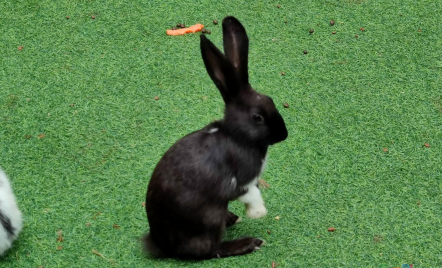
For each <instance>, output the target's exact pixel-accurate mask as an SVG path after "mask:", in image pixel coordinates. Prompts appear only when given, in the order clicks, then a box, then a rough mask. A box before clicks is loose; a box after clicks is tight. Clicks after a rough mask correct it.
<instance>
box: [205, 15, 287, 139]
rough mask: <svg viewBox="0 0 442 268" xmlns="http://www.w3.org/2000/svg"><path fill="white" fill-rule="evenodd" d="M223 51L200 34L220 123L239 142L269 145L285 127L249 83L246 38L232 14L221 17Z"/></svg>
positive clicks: (284, 133) (270, 102) (272, 106)
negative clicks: (220, 107) (219, 100)
mask: <svg viewBox="0 0 442 268" xmlns="http://www.w3.org/2000/svg"><path fill="white" fill-rule="evenodd" d="M222 25H223V47H224V53H225V54H223V53H222V52H221V51H220V50H219V49H218V48H217V47H216V46H215V45H214V44H213V43H212V42H211V41H210V40H208V39H207V38H206V36H204V35H201V54H202V57H203V60H204V64H205V66H206V69H207V72H208V73H209V76H210V77H211V78H212V80H213V82H214V83H215V85H216V86H217V88H218V89H219V91H220V92H221V95H222V97H223V99H224V102H225V104H226V107H225V112H224V113H225V115H224V120H223V123H224V124H225V128H226V130H227V131H228V132H229V134H230V135H231V136H232V137H233V138H235V139H238V140H241V141H243V142H252V143H256V144H262V145H272V144H274V143H277V142H280V141H283V140H285V139H286V138H287V135H288V134H287V128H286V126H285V123H284V120H283V118H282V116H281V115H280V114H279V112H278V110H277V109H276V107H275V104H274V103H273V100H272V99H271V98H270V97H268V96H266V95H263V94H260V93H258V92H256V91H255V90H254V89H253V88H252V87H251V86H250V84H249V76H248V69H247V68H248V67H247V63H248V52H249V39H248V37H247V34H246V31H245V29H244V27H243V26H242V25H241V23H240V22H239V21H238V20H237V19H236V18H234V17H226V18H224V20H223V23H222Z"/></svg>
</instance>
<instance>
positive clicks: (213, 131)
mask: <svg viewBox="0 0 442 268" xmlns="http://www.w3.org/2000/svg"><path fill="white" fill-rule="evenodd" d="M217 131H218V128H212V129H210V130H209V131H207V133H209V134H213V133H215V132H217Z"/></svg>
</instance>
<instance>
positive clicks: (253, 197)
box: [238, 177, 267, 219]
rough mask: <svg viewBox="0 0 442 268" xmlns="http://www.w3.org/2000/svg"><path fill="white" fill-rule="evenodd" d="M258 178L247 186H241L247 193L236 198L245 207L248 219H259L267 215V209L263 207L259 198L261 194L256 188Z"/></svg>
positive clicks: (262, 202)
mask: <svg viewBox="0 0 442 268" xmlns="http://www.w3.org/2000/svg"><path fill="white" fill-rule="evenodd" d="M257 182H258V177H256V178H255V179H254V180H253V181H251V182H250V183H249V184H247V185H245V186H243V187H242V188H244V190H247V192H246V193H245V194H244V195H242V196H240V197H238V201H239V202H241V203H244V204H245V205H246V214H247V216H248V217H249V218H252V219H259V218H262V217H264V216H265V215H267V209H266V208H265V206H264V200H263V199H262V197H261V192H260V191H259V189H258V187H257V186H256V184H257Z"/></svg>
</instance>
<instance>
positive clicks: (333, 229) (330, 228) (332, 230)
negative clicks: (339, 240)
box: [327, 227, 336, 232]
mask: <svg viewBox="0 0 442 268" xmlns="http://www.w3.org/2000/svg"><path fill="white" fill-rule="evenodd" d="M327 231H329V232H334V231H336V228H335V227H328V228H327Z"/></svg>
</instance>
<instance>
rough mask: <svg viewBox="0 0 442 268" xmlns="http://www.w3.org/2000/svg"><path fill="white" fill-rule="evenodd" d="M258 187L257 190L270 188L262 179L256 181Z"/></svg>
mask: <svg viewBox="0 0 442 268" xmlns="http://www.w3.org/2000/svg"><path fill="white" fill-rule="evenodd" d="M258 186H259V188H263V189H269V188H270V184H268V183H267V182H266V181H265V180H264V179H259V180H258Z"/></svg>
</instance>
